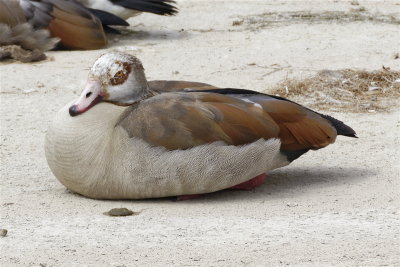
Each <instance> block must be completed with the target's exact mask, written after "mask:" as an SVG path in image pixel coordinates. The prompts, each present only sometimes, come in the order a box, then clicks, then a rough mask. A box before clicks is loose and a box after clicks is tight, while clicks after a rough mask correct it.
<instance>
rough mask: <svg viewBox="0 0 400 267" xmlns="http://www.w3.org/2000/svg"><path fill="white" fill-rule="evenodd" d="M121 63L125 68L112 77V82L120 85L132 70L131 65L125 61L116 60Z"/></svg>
mask: <svg viewBox="0 0 400 267" xmlns="http://www.w3.org/2000/svg"><path fill="white" fill-rule="evenodd" d="M116 63H117V64H119V65H122V67H123V68H124V69H123V70H120V71H117V73H115V74H114V77H112V78H111V79H110V83H111V84H112V85H118V84H122V83H124V82H125V81H126V79H128V76H129V73H130V72H131V66H130V65H129V64H128V63H126V62H124V63H122V62H116Z"/></svg>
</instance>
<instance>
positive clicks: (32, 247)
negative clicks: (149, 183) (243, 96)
mask: <svg viewBox="0 0 400 267" xmlns="http://www.w3.org/2000/svg"><path fill="white" fill-rule="evenodd" d="M178 5H179V7H180V10H181V11H180V14H179V15H178V16H176V17H169V18H162V17H156V16H152V15H142V16H139V17H137V18H134V19H132V20H131V21H130V22H131V24H132V25H133V26H132V27H131V29H132V30H133V31H134V32H130V33H127V34H125V35H123V36H119V37H112V39H114V40H113V41H111V44H110V48H109V49H119V50H122V51H129V52H132V53H134V54H136V55H137V56H139V57H140V58H141V59H142V61H143V63H144V65H145V68H146V72H147V75H148V78H149V79H183V80H195V81H203V82H209V83H212V84H215V85H219V86H225V87H239V88H248V89H253V90H259V91H263V90H265V89H266V88H268V87H269V86H270V85H272V84H275V83H276V82H278V81H281V80H282V79H284V78H285V77H304V76H306V75H308V74H314V73H315V72H316V71H318V70H321V69H341V68H361V69H367V70H376V69H380V68H381V67H382V65H384V66H386V67H390V68H392V69H395V70H399V69H400V59H397V60H395V59H394V55H395V53H398V52H400V51H399V47H400V37H399V28H400V26H399V24H395V23H378V22H374V21H373V20H372V21H364V22H363V21H347V22H340V21H333V22H332V21H322V22H318V23H312V24H308V23H305V22H297V23H290V22H287V23H285V22H283V23H280V24H277V25H272V26H260V27H258V26H257V25H256V27H253V26H254V25H255V24H257V23H258V22H257V21H255V22H254V21H253V22H251V21H252V20H251V18H253V17H257V16H256V15H259V14H262V13H265V12H283V13H284V12H291V11H312V12H317V13H318V12H324V11H332V10H334V11H344V12H348V11H349V10H350V8H357V7H359V6H352V5H350V3H349V1H322V0H321V1H268V2H267V1H227V2H223V1H213V0H210V1H199V0H198V1H179V3H178ZM360 5H361V6H364V7H365V8H366V9H367V12H370V13H371V14H378V13H379V14H383V15H388V16H390V15H392V16H397V17H400V5H399V3H397V1H370V2H363V1H360ZM234 21H239V22H238V23H237V24H239V25H236V26H233V25H232V23H233V22H234ZM240 21H243V23H242V22H240ZM249 21H250V22H249ZM116 39H119V40H116ZM109 49H106V50H109ZM106 50H100V51H88V52H82V51H75V52H60V51H57V52H49V53H48V55H49V56H50V57H51V58H53V60H48V61H45V62H41V63H35V64H20V63H12V64H1V65H0V71H1V144H0V151H1V203H0V208H1V223H0V228H5V229H7V230H8V234H7V236H6V237H3V238H0V247H1V253H0V265H1V266H84V265H86V266H135V265H142V266H143V265H148V266H165V265H181V266H237V265H250V266H254V265H267V266H270V265H305V266H311V265H313V266H320V265H344V266H354V265H358V266H380V265H391V266H395V265H397V266H398V265H400V250H399V245H400V229H399V228H400V211H399V207H400V181H399V170H400V168H399V162H400V155H399V143H400V141H399V129H400V128H399V127H400V123H399V115H400V113H399V111H396V110H395V109H394V111H392V112H391V113H373V114H372V113H369V114H353V113H336V114H332V115H334V116H336V117H337V118H339V119H342V120H344V121H345V122H346V123H348V124H349V125H351V126H352V127H353V128H354V129H355V130H356V131H357V133H358V135H359V137H360V138H359V139H350V138H344V137H340V138H338V140H337V142H336V144H334V145H332V146H330V147H328V148H326V149H323V150H320V151H316V152H310V153H308V154H307V155H305V156H303V157H302V158H301V159H299V160H297V161H295V162H294V163H293V164H292V165H291V166H289V167H286V168H282V169H279V170H275V171H273V172H271V173H270V175H269V179H268V181H267V182H266V183H265V184H264V185H263V186H262V187H260V188H258V189H256V190H254V191H250V192H241V191H224V192H218V193H214V194H210V195H207V196H205V197H203V198H201V199H197V200H193V201H185V202H173V201H171V200H169V199H160V200H145V201H99V200H91V199H87V198H84V197H81V196H79V195H76V194H73V193H71V192H69V191H67V190H66V189H65V188H64V187H63V186H62V185H61V184H60V183H59V182H58V181H57V180H56V179H55V177H54V176H53V175H52V173H51V172H50V170H49V168H48V167H47V163H46V160H45V157H44V151H43V141H44V135H45V133H46V128H47V125H48V123H49V122H50V120H51V118H52V116H53V114H54V112H55V111H57V110H58V109H59V108H60V107H61V106H63V105H64V104H65V103H67V101H70V100H71V99H73V98H75V97H76V96H77V95H78V94H79V92H80V91H81V89H82V86H83V83H84V81H85V77H86V75H87V71H88V68H89V67H90V66H91V64H92V63H93V61H94V60H95V59H96V58H97V57H98V56H99V55H100V54H102V53H104V52H105V51H106ZM254 63H255V64H254ZM116 207H126V208H129V209H131V210H134V211H142V212H141V213H140V214H139V215H136V216H130V217H118V218H115V217H108V216H105V215H103V212H105V211H108V210H109V209H111V208H116Z"/></svg>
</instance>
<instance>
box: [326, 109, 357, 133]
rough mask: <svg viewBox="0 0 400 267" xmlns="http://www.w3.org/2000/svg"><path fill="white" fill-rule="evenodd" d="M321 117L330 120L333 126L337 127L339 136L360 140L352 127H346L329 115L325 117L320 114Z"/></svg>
mask: <svg viewBox="0 0 400 267" xmlns="http://www.w3.org/2000/svg"><path fill="white" fill-rule="evenodd" d="M319 115H321V117H323V118H324V119H326V120H328V121H329V122H330V123H331V124H332V126H333V127H335V129H336V132H337V134H338V135H343V136H348V137H354V138H358V137H357V135H356V132H355V131H354V130H353V129H352V128H351V127H350V126H348V125H346V124H345V123H344V122H342V121H340V120H338V119H335V118H334V117H331V116H329V115H324V114H320V113H319Z"/></svg>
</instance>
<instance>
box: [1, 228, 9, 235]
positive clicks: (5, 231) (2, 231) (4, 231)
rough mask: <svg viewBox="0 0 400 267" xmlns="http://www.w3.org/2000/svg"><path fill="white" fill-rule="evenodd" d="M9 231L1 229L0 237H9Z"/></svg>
mask: <svg viewBox="0 0 400 267" xmlns="http://www.w3.org/2000/svg"><path fill="white" fill-rule="evenodd" d="M7 233H8V231H7V229H0V236H1V237H5V236H6V235H7Z"/></svg>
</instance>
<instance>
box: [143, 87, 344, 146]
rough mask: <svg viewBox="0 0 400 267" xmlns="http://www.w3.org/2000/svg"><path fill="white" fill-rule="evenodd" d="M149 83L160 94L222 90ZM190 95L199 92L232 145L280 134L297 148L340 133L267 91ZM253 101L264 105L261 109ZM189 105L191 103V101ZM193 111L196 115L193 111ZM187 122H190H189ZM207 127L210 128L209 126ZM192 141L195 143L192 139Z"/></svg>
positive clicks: (323, 142)
mask: <svg viewBox="0 0 400 267" xmlns="http://www.w3.org/2000/svg"><path fill="white" fill-rule="evenodd" d="M149 86H150V88H151V89H152V90H153V91H156V92H157V93H165V92H174V91H175V92H179V91H182V90H183V89H189V90H212V89H219V88H218V87H215V86H212V85H209V84H204V83H196V82H187V81H152V82H149ZM187 94H188V95H195V94H196V97H197V101H200V102H201V103H202V106H204V107H205V108H206V109H208V110H209V111H211V112H212V114H213V115H214V116H215V117H214V122H215V123H216V125H217V126H218V127H217V128H212V129H218V130H219V131H220V130H222V131H223V132H224V134H225V135H227V136H228V137H229V142H227V140H226V138H225V139H224V138H222V139H218V140H222V141H225V142H227V143H229V144H235V145H238V144H244V143H250V142H253V141H255V140H258V139H260V138H271V137H279V139H280V140H281V143H282V146H281V148H282V149H283V150H288V151H294V150H303V149H319V148H322V147H325V146H327V145H329V144H331V143H333V142H335V139H336V136H337V131H336V129H335V127H333V125H332V124H331V123H330V122H329V121H328V120H327V119H325V118H323V117H322V116H321V115H319V114H318V113H315V112H313V111H311V110H309V109H307V108H305V107H303V106H301V105H298V104H296V103H294V102H291V101H286V100H281V99H278V98H274V97H271V96H268V95H264V94H253V95H242V94H237V95H235V94H232V95H229V94H228V95H222V94H213V93H204V94H200V95H198V94H197V93H194V92H193V93H189V92H188V93H187ZM249 102H250V103H249ZM251 102H253V103H257V104H259V105H261V107H262V109H260V108H259V107H256V106H255V105H254V104H252V103H251ZM188 105H190V104H189V103H188ZM204 107H202V108H204ZM161 113H162V112H161ZM168 113H169V112H167V114H168ZM191 114H192V116H194V115H193V112H192V113H191ZM198 120H199V119H198V118H194V117H193V121H191V123H190V125H186V126H185V127H186V128H188V129H194V126H193V124H194V125H197V124H196V122H197V121H198ZM189 121H190V120H189ZM186 123H187V124H189V122H188V121H186ZM260 123H261V124H262V125H263V126H262V127H260ZM199 127H200V126H199ZM207 129H208V131H209V130H210V128H207ZM191 132H192V134H193V135H198V133H197V131H191ZM193 132H196V133H193ZM191 137H192V136H191ZM191 137H190V138H191ZM200 140H204V141H205V140H206V138H204V137H203V138H202V139H200ZM210 140H214V139H210ZM205 142H206V141H205ZM189 144H192V145H193V143H190V142H189ZM196 144H197V143H196ZM187 145H188V144H187ZM187 145H186V146H185V147H187Z"/></svg>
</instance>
